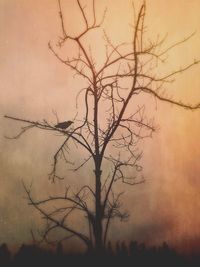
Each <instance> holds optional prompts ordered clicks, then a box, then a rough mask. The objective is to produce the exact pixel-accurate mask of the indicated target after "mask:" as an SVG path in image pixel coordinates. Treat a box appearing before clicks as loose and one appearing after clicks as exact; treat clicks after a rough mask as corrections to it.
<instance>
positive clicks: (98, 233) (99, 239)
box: [94, 167, 103, 254]
mask: <svg viewBox="0 0 200 267" xmlns="http://www.w3.org/2000/svg"><path fill="white" fill-rule="evenodd" d="M95 176H96V177H95V178H96V185H95V187H96V190H95V191H96V192H95V193H96V194H95V195H96V199H95V202H96V203H95V225H94V237H95V251H96V253H98V254H99V253H101V252H102V251H103V233H102V207H101V170H100V168H99V167H97V168H96V170H95Z"/></svg>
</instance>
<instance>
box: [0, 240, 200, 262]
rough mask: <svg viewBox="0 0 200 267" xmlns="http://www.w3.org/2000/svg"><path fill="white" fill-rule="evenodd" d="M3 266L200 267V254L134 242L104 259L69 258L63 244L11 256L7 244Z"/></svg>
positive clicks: (1, 251)
mask: <svg viewBox="0 0 200 267" xmlns="http://www.w3.org/2000/svg"><path fill="white" fill-rule="evenodd" d="M0 266H3V267H11V266H12V267H15V266H20V267H25V266H27V267H28V266H30V267H31V266H49V267H51V266H52V267H54V266H56V267H62V266H65V267H67V266H73V267H75V266H88V267H90V266H124V267H125V266H136V267H137V266H140V267H142V266H162V267H165V266H166V267H168V266H175V267H179V266H181V267H182V266H183V267H184V266H195V267H197V266H198V267H199V266H200V254H199V255H197V254H193V255H190V256H184V255H181V254H178V253H176V252H175V250H173V249H171V248H170V247H169V246H168V245H167V244H166V243H163V244H162V246H160V247H151V248H147V247H146V246H145V245H144V244H138V243H137V242H131V243H130V244H129V246H128V247H127V246H126V245H125V243H121V244H119V243H118V244H117V245H116V247H115V249H114V250H113V249H112V248H111V245H109V246H108V248H107V251H106V252H105V253H102V254H101V255H98V256H97V255H95V254H94V253H85V254H66V253H65V252H63V249H62V246H61V244H58V246H57V249H56V250H55V251H54V252H52V251H47V250H44V249H41V248H39V247H38V246H36V245H22V246H21V248H20V249H19V251H18V252H17V253H16V254H15V255H12V256H11V253H10V251H9V249H8V247H7V245H6V244H3V245H1V246H0Z"/></svg>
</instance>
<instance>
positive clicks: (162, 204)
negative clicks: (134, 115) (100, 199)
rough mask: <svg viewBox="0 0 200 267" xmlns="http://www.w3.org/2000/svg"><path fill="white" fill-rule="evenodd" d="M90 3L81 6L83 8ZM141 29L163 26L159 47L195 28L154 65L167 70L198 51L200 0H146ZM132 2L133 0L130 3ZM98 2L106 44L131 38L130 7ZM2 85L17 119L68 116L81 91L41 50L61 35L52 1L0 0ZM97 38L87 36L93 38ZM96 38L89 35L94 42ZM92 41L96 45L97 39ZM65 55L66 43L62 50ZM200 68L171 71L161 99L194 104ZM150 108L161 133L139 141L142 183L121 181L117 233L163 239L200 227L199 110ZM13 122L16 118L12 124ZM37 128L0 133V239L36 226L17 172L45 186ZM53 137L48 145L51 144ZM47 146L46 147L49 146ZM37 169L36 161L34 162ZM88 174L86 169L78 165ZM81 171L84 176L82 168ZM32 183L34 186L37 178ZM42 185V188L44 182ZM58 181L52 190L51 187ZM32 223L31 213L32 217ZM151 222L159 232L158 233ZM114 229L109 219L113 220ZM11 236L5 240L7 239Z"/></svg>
mask: <svg viewBox="0 0 200 267" xmlns="http://www.w3.org/2000/svg"><path fill="white" fill-rule="evenodd" d="M63 2H64V3H65V4H64V6H65V11H66V13H65V14H67V18H66V20H69V25H68V27H69V28H71V27H72V25H73V23H74V25H75V28H74V29H73V30H78V29H79V24H80V22H79V21H78V19H77V17H76V11H75V5H74V1H73V0H66V1H64V0H63ZM89 2H90V1H89V0H87V1H86V3H87V4H88V5H89ZM146 2H147V16H146V24H147V27H148V29H147V30H148V32H147V35H148V36H149V37H151V36H152V37H156V36H157V33H158V34H161V36H164V35H165V34H166V33H168V38H167V40H166V46H167V45H170V44H171V43H174V42H176V41H178V40H181V39H183V38H185V37H186V36H188V35H189V34H191V33H192V32H193V31H195V30H196V31H197V32H196V35H195V36H194V37H193V38H192V39H191V40H189V41H188V42H186V43H184V44H183V45H181V46H179V47H177V48H175V49H174V50H173V52H171V53H169V63H166V64H165V65H164V67H162V72H168V71H170V70H175V69H176V68H179V67H180V66H184V65H185V64H188V63H189V62H191V61H193V60H194V59H195V58H200V52H199V47H200V27H199V25H200V16H199V10H200V1H199V0H192V1H187V0H176V1H173V0H168V1H166V0H159V1H158V0H151V1H150V0H148V1H146ZM139 4H140V1H139V0H138V1H135V6H136V9H137V7H139ZM106 5H107V8H108V13H107V17H106V20H105V29H106V31H107V33H108V34H109V35H110V37H111V39H112V40H113V41H114V42H115V43H118V42H123V41H130V37H129V36H130V34H131V27H129V26H127V25H128V23H132V21H131V17H132V12H133V10H132V6H131V3H130V1H124V0H112V1H106V0H102V1H100V0H97V6H98V14H97V16H100V14H102V11H103V8H104V6H106ZM0 18H1V23H0V32H1V35H0V38H1V40H0V55H1V62H0V68H1V85H0V86H1V88H0V112H1V114H2V115H4V114H12V115H16V116H19V117H24V118H32V119H35V120H40V119H43V118H46V119H49V120H53V119H54V117H53V115H52V109H54V110H56V111H57V113H58V115H59V117H60V120H65V118H66V117H70V116H73V115H74V102H73V101H72V98H73V96H74V95H75V93H76V92H77V91H78V89H80V88H81V85H82V84H80V81H79V80H78V81H76V79H74V78H73V76H72V75H71V73H70V72H69V71H67V69H65V67H63V65H61V64H60V63H59V62H58V61H56V59H55V57H53V55H52V54H51V53H50V51H49V50H48V47H47V43H48V41H49V40H52V43H54V44H55V43H56V41H57V37H58V36H59V35H61V30H60V24H59V23H60V22H59V18H58V9H57V1H56V0H43V1H39V0H37V1H35V0H29V1H27V0H18V1H12V0H0ZM96 38H97V36H96V37H95V36H93V38H92V39H90V40H87V42H88V43H90V42H91V40H93V41H94V40H96ZM100 40H101V38H100V39H98V41H100ZM99 44H100V43H99ZM98 48H100V45H98V46H97V45H96V46H94V50H93V51H94V54H95V56H96V58H97V61H98V62H101V59H102V55H103V51H102V50H101V51H99V50H98ZM68 49H69V50H70V51H71V52H72V53H73V47H70V46H69V47H68ZM199 71H200V66H196V67H194V68H192V69H191V70H189V71H188V72H186V73H184V74H180V75H178V76H177V81H176V82H175V83H173V84H169V86H168V92H169V93H168V94H169V96H174V99H175V98H177V99H181V100H183V101H185V102H186V103H188V102H190V103H191V102H192V103H196V102H199V101H200V91H199V88H200V78H199ZM148 105H149V108H150V109H151V110H152V105H153V107H155V111H153V113H152V116H155V119H156V122H157V124H159V125H160V130H159V132H158V133H155V134H154V136H153V139H151V140H146V141H145V145H144V157H143V163H144V174H145V177H146V180H147V181H146V183H145V184H144V185H140V186H137V187H134V188H133V189H132V188H130V189H129V190H130V191H129V192H127V194H126V203H125V204H126V206H127V209H129V210H131V214H132V216H131V218H130V221H129V222H128V223H127V224H124V236H122V237H121V238H123V239H126V237H127V236H129V237H130V236H131V237H132V238H133V239H135V238H138V239H144V240H148V241H149V240H151V241H152V240H153V239H154V238H155V236H156V240H153V241H160V240H163V239H166V240H172V241H174V238H177V239H179V238H182V237H184V236H189V237H190V236H191V237H194V236H195V235H198V234H199V233H198V231H199V229H198V227H199V224H200V215H199V212H198V211H199V208H200V204H199V203H200V202H199V200H200V195H199V186H200V177H199V173H200V165H199V159H200V150H199V136H200V120H199V116H200V111H195V112H190V111H186V110H184V109H178V108H176V107H171V106H170V105H167V104H163V105H162V104H161V103H157V104H156V103H155V102H154V100H152V101H151V103H146V110H147V113H148ZM153 110H154V109H153ZM0 120H1V125H2V126H1V129H0V131H1V136H3V135H5V134H6V135H11V134H12V133H13V132H14V131H15V130H16V128H15V125H13V123H12V122H8V121H5V119H3V118H2V116H1V119H0ZM16 126H17V125H16ZM51 140H52V139H51V138H50V137H47V135H46V133H40V132H36V131H34V134H26V136H24V137H22V138H21V139H20V140H18V141H8V140H6V139H4V138H3V137H2V138H1V140H0V147H1V155H0V157H1V158H0V162H1V163H0V164H1V173H0V210H1V217H0V228H1V232H0V240H2V241H6V242H8V243H11V244H15V243H16V244H17V243H21V242H23V241H24V240H29V239H30V236H29V229H30V228H31V227H35V228H37V222H35V223H33V217H34V216H35V213H32V210H30V209H29V208H28V207H27V205H26V201H25V200H24V199H22V197H23V195H24V193H23V189H22V187H21V184H20V179H21V178H23V179H25V180H27V181H31V179H33V178H34V181H35V183H36V185H37V188H38V189H37V191H36V195H38V196H40V195H41V194H43V193H44V194H46V193H47V192H46V191H47V188H48V187H47V186H46V184H47V173H48V171H49V166H50V163H51V157H50V155H51V154H52V153H53V152H54V149H55V147H54V146H53V145H52V141H51ZM58 142H59V141H58V140H57V139H56V138H55V141H54V143H55V144H58ZM50 144H51V145H50ZM36 166H37V167H36ZM86 173H87V171H86ZM83 175H84V173H83ZM39 183H40V184H41V186H38V184H39ZM49 187H50V186H49ZM59 188H60V187H59V185H58V189H59ZM38 220H39V219H38ZM158 228H159V229H161V230H160V232H158ZM114 229H117V226H115V227H114ZM13 237H14V238H13Z"/></svg>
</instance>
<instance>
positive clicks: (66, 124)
mask: <svg viewBox="0 0 200 267" xmlns="http://www.w3.org/2000/svg"><path fill="white" fill-rule="evenodd" d="M72 123H73V121H63V122H59V123H58V124H56V125H55V128H59V129H67V128H68V127H69V126H70V125H71V124H72Z"/></svg>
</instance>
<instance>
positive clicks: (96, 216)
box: [5, 0, 200, 251]
mask: <svg viewBox="0 0 200 267" xmlns="http://www.w3.org/2000/svg"><path fill="white" fill-rule="evenodd" d="M76 3H77V9H79V12H80V16H81V19H82V26H83V30H82V31H81V32H79V33H74V35H72V34H70V33H69V32H68V30H67V29H68V28H67V27H66V25H65V20H64V13H63V9H62V2H61V0H58V7H59V16H60V22H61V29H62V34H63V36H62V38H60V39H59V42H58V46H59V47H54V46H53V45H52V44H51V43H50V42H49V44H48V47H49V49H50V51H51V52H52V53H53V55H54V56H55V57H56V58H57V59H58V61H60V62H61V63H63V65H64V66H66V67H68V68H69V69H70V70H71V71H72V73H74V74H75V75H78V76H80V77H81V78H83V81H84V83H83V84H84V86H83V87H82V88H81V89H80V91H79V93H78V94H77V99H76V100H77V102H78V99H79V98H80V97H82V99H83V100H84V108H85V111H84V114H82V118H81V120H80V119H77V117H75V118H74V125H75V126H73V127H72V126H70V124H71V123H72V122H70V123H68V124H56V125H52V124H50V123H49V122H47V121H46V120H43V121H41V122H38V121H32V120H27V119H21V118H16V117H13V116H8V115H6V116H5V117H6V118H8V119H12V120H16V121H19V122H23V123H25V124H27V125H26V126H24V127H22V128H21V130H20V131H19V133H18V134H17V135H16V136H14V137H12V138H19V137H20V136H21V135H22V134H23V133H25V132H26V131H28V130H30V129H32V128H39V129H42V130H47V131H51V132H56V133H59V134H60V135H61V136H64V137H65V140H64V142H62V143H61V144H60V147H59V148H58V149H57V151H56V153H55V154H54V157H53V168H52V172H51V173H50V175H49V178H50V180H51V181H53V182H55V181H56V179H63V178H64V177H61V176H60V175H59V168H58V162H59V161H60V160H64V162H65V163H66V164H70V163H71V160H70V154H69V153H68V151H69V150H70V148H71V146H72V144H74V143H75V144H76V145H77V146H78V147H80V148H81V149H82V150H84V151H85V155H86V156H85V158H84V159H83V161H82V163H81V164H80V165H79V166H75V167H74V165H73V166H72V168H74V169H73V170H74V171H79V170H80V169H82V168H83V167H86V165H87V163H88V162H89V161H91V162H93V166H94V167H93V169H94V177H93V178H92V183H91V184H85V185H84V186H82V187H81V188H80V190H79V191H78V192H76V193H72V191H70V188H67V189H66V190H65V192H64V194H63V195H60V196H50V197H48V198H47V199H42V200H35V199H34V198H33V196H32V194H31V190H30V188H28V187H26V186H25V185H24V188H25V190H26V193H27V196H28V199H29V203H30V205H33V206H34V207H35V208H36V209H37V210H38V211H39V212H40V213H41V215H42V217H43V218H44V219H45V221H46V228H45V231H44V233H43V240H46V241H48V240H49V238H48V237H49V234H50V233H51V232H52V231H56V230H57V229H58V228H61V229H63V230H64V231H66V233H67V234H66V235H65V237H64V239H69V238H72V237H78V238H79V239H80V240H81V241H83V242H84V243H85V245H86V246H87V248H88V249H95V250H96V251H102V250H103V248H105V246H106V244H107V237H108V231H109V227H110V223H111V220H112V219H114V218H118V219H120V220H121V221H126V220H127V219H128V216H129V214H128V213H127V212H126V211H123V209H122V203H121V195H122V192H118V191H116V190H115V185H116V184H119V183H120V182H121V183H124V184H127V185H131V186H132V185H136V184H141V183H143V182H144V177H143V176H142V172H141V171H142V167H141V166H140V159H141V152H139V150H138V142H139V141H140V140H141V139H143V138H146V137H149V136H151V135H152V133H153V132H154V131H155V126H154V123H153V120H151V119H148V118H147V117H146V115H145V106H144V105H139V104H138V103H137V99H138V98H137V97H138V96H140V97H141V99H142V97H143V95H145V94H148V95H150V96H153V97H154V98H155V99H157V100H159V101H163V102H167V103H170V104H173V105H176V106H179V107H180V108H185V109H188V110H195V109H198V108H200V104H199V103H198V104H196V105H191V104H185V103H183V102H180V101H177V100H175V99H172V98H167V97H166V96H165V90H166V89H164V88H165V87H164V86H167V85H168V84H170V83H172V82H173V81H174V80H175V77H176V75H178V74H179V73H182V72H184V71H186V70H188V69H190V68H191V67H193V66H194V65H196V64H198V63H199V61H196V60H195V61H194V62H192V63H191V64H189V65H186V66H185V67H183V68H180V69H178V70H176V71H173V72H170V73H166V74H163V75H162V76H159V75H157V74H156V73H157V67H158V66H159V64H161V63H164V62H165V61H166V60H167V53H168V52H169V51H170V50H171V49H173V48H174V47H176V46H178V45H181V44H182V43H184V42H186V41H187V40H188V39H189V38H191V37H192V35H193V34H192V35H190V36H189V37H187V38H185V39H183V40H181V41H180V42H177V43H174V44H172V45H171V46H169V47H168V48H165V49H164V50H163V49H162V44H163V43H164V42H165V38H163V39H159V38H158V39H157V40H156V41H149V40H146V39H145V32H146V27H145V10H146V5H145V2H144V3H143V4H142V5H141V7H140V9H139V11H138V12H137V14H135V16H134V25H133V27H132V30H133V35H132V36H133V38H132V42H131V43H130V44H126V43H121V44H117V45H116V44H113V43H112V40H110V38H109V37H108V35H107V34H106V32H105V31H103V32H104V42H105V55H104V56H105V60H104V62H103V64H102V65H101V66H99V65H98V64H97V62H96V60H95V59H94V58H93V55H92V51H91V49H90V47H88V44H87V42H86V40H87V38H86V37H87V36H88V35H89V34H90V32H92V31H96V30H100V29H101V28H102V23H103V21H104V18H105V13H104V14H103V15H102V19H101V21H98V19H97V16H96V7H95V0H93V1H92V2H91V5H92V6H91V10H92V15H91V16H90V17H88V12H86V9H85V7H84V6H83V5H82V3H81V1H80V0H76ZM135 13H136V12H135ZM68 27H69V26H68ZM68 42H72V43H73V44H74V47H76V48H77V50H76V51H77V54H76V56H70V54H69V55H66V57H65V58H64V57H63V55H62V56H61V50H62V48H63V46H65V45H66V44H67V43H68ZM158 63H159V64H158ZM74 101H75V100H74ZM130 105H131V108H128V107H130ZM102 114H103V115H102ZM57 123H58V120H57ZM65 126H66V127H65ZM105 162H107V164H109V173H108V174H107V173H106V171H105V170H104V169H103V166H104V163H105ZM103 170H104V171H103ZM130 170H131V173H132V175H131V176H129V175H128V174H129V173H130ZM49 205H50V206H51V207H52V209H53V210H51V211H49ZM47 206H48V207H47ZM55 206H56V207H55ZM58 206H59V207H58ZM74 212H76V213H78V214H79V216H80V218H82V220H84V219H85V220H87V224H88V231H87V232H84V231H80V230H78V229H75V228H73V226H72V225H70V216H72V214H74ZM81 214H82V215H81ZM81 216H82V217H81Z"/></svg>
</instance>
